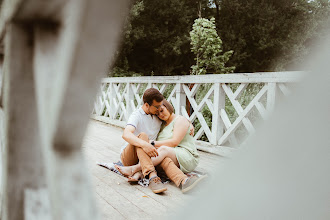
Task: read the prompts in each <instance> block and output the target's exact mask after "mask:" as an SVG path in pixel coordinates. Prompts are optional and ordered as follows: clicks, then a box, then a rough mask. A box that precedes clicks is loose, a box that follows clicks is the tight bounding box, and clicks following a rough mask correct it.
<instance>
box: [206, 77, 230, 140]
mask: <svg viewBox="0 0 330 220" xmlns="http://www.w3.org/2000/svg"><path fill="white" fill-rule="evenodd" d="M225 101H226V99H225V92H224V90H223V88H222V87H221V84H220V83H215V84H214V102H213V113H212V139H211V140H210V143H211V144H214V145H216V144H217V143H218V140H219V139H220V137H221V136H222V134H223V132H224V123H223V122H222V120H221V118H220V114H221V109H225Z"/></svg>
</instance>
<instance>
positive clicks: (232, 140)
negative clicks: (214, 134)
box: [217, 109, 238, 146]
mask: <svg viewBox="0 0 330 220" xmlns="http://www.w3.org/2000/svg"><path fill="white" fill-rule="evenodd" d="M220 112H221V113H220V116H221V119H222V121H223V123H224V125H225V127H226V130H228V129H229V128H230V127H231V125H232V124H231V122H230V120H229V117H228V115H227V112H226V111H225V109H221V111H220ZM219 138H220V137H219ZM218 140H219V139H217V141H218ZM229 142H230V144H231V146H238V141H237V138H236V136H235V133H232V134H231V137H230V139H229Z"/></svg>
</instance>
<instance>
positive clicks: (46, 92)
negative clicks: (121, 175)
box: [0, 0, 129, 220]
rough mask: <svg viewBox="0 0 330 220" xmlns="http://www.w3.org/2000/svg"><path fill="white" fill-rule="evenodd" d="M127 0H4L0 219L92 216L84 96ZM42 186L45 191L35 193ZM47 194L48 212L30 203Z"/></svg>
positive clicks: (92, 87) (112, 43)
mask: <svg viewBox="0 0 330 220" xmlns="http://www.w3.org/2000/svg"><path fill="white" fill-rule="evenodd" d="M128 6H129V2H128V1H120V2H117V1H113V0H100V1H97V2H95V1H91V0H80V1H77V0H69V1H66V0H50V1H40V0H24V1H22V0H12V1H9V0H6V1H5V2H4V6H3V7H2V13H3V14H2V15H1V18H3V20H2V21H1V25H0V29H1V30H0V31H1V35H2V36H3V35H4V32H6V34H5V66H6V71H5V72H6V77H5V79H6V82H5V84H6V85H5V87H6V89H5V92H4V94H5V97H4V98H5V100H4V105H3V106H4V111H5V124H6V126H5V132H4V133H5V134H6V137H5V139H6V140H5V149H6V151H5V156H6V161H5V166H4V171H5V172H4V176H5V190H2V192H4V193H5V195H1V197H2V198H5V201H4V206H3V211H2V210H1V211H2V213H1V219H5V220H6V219H24V218H25V219H38V218H40V219H47V216H51V218H50V219H64V220H65V219H98V213H97V210H96V206H95V204H94V200H93V193H92V192H91V191H90V189H91V185H90V181H89V177H88V174H87V172H86V167H85V164H84V160H83V157H82V151H81V144H82V138H83V136H84V134H85V129H86V126H87V123H88V120H89V119H88V115H89V113H90V110H91V108H90V106H91V105H90V102H89V101H90V100H92V99H93V96H94V95H95V92H96V88H97V86H98V79H99V78H101V76H102V75H103V74H102V73H103V72H104V69H105V68H106V67H107V63H108V62H109V59H110V58H113V54H114V52H115V51H116V49H117V44H118V38H119V36H120V33H121V28H122V25H123V22H124V20H125V17H124V16H125V15H126V14H127V12H128ZM104 21H107V22H104ZM4 23H5V26H6V28H4V25H3V24H4ZM4 29H5V30H4ZM95 33H97V34H95ZM96 57H97V59H95V58H96ZM1 94H2V93H1ZM100 95H101V96H103V99H102V97H101V98H100V99H99V100H98V101H99V103H98V104H97V105H96V109H95V110H96V111H94V112H96V113H98V114H102V112H103V107H104V106H105V104H106V99H105V98H106V96H107V95H106V93H105V92H104V91H102V92H101V93H100ZM120 107H122V106H120ZM44 159H46V160H47V163H43V161H44ZM45 173H46V174H47V175H45ZM46 177H47V178H46ZM46 179H47V181H46ZM45 187H47V190H49V191H48V192H47V193H40V192H39V189H42V188H45ZM31 190H36V192H34V191H33V192H32V191H31ZM41 194H42V195H41ZM46 194H47V195H46ZM48 194H49V195H50V197H49V199H50V201H51V206H50V207H51V210H50V211H51V212H50V211H49V210H47V209H44V211H42V209H39V210H38V211H37V212H36V211H35V208H36V207H35V205H36V204H37V202H38V201H39V202H40V201H43V202H42V203H43V204H44V205H46V202H44V200H43V199H41V198H44V197H45V196H46V197H47V196H48ZM24 195H25V198H24ZM34 202H35V203H34ZM3 213H4V214H3Z"/></svg>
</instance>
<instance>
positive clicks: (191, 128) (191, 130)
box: [189, 122, 195, 137]
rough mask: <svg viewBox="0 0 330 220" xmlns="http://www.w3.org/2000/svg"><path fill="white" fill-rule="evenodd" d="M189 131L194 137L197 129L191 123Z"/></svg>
mask: <svg viewBox="0 0 330 220" xmlns="http://www.w3.org/2000/svg"><path fill="white" fill-rule="evenodd" d="M189 130H190V133H189V135H190V136H193V137H194V134H195V128H194V126H193V125H192V123H191V122H190V126H189Z"/></svg>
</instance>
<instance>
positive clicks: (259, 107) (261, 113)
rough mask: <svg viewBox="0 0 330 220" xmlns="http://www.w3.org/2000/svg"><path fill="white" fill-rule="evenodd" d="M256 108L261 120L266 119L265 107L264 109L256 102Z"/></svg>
mask: <svg viewBox="0 0 330 220" xmlns="http://www.w3.org/2000/svg"><path fill="white" fill-rule="evenodd" d="M256 108H257V110H258V111H259V113H260V115H261V117H262V118H263V119H266V116H267V112H266V109H265V107H264V106H263V105H262V104H261V103H260V102H257V103H256Z"/></svg>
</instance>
